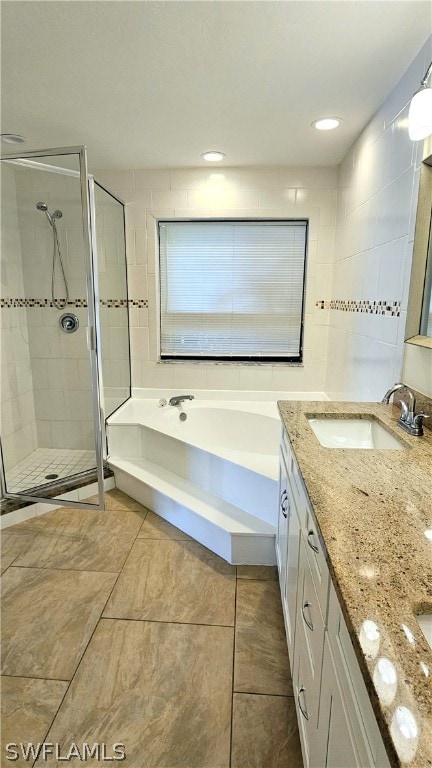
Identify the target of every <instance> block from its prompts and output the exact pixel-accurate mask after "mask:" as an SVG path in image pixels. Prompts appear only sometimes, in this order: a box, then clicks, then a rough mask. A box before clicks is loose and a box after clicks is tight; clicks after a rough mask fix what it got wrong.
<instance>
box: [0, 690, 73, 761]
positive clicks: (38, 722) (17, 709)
mask: <svg viewBox="0 0 432 768" xmlns="http://www.w3.org/2000/svg"><path fill="white" fill-rule="evenodd" d="M67 687H68V683H64V682H61V681H60V680H34V679H33V680H32V679H30V678H23V677H2V679H1V755H2V759H5V758H6V756H7V755H9V756H10V755H11V753H10V752H6V744H13V743H15V744H18V745H19V744H24V745H27V744H29V743H31V744H34V745H36V744H38V743H40V742H42V741H43V740H44V738H45V736H46V734H47V731H48V729H49V727H50V725H51V723H52V721H53V719H54V717H55V714H56V712H57V710H58V708H59V706H60V703H61V700H62V698H63V696H64V693H65V691H66V688H67ZM19 755H20V756H19V758H18V760H15V759H14V760H13V761H9V760H7V758H6V759H5V763H4V764H5V765H6V764H7V765H14V766H17V767H18V768H28V766H29V765H31V764H32V762H31V761H30V762H29V761H28V760H26V759H25V757H24V755H23V754H22V752H20V753H19ZM2 765H3V763H2Z"/></svg>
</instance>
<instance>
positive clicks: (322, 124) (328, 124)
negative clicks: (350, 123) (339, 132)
mask: <svg viewBox="0 0 432 768" xmlns="http://www.w3.org/2000/svg"><path fill="white" fill-rule="evenodd" d="M341 122H342V120H341V119H340V117H322V118H320V119H319V120H314V121H313V123H312V126H313V128H318V130H319V131H332V130H333V128H338V127H339V126H340V124H341Z"/></svg>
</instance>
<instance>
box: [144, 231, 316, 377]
mask: <svg viewBox="0 0 432 768" xmlns="http://www.w3.org/2000/svg"><path fill="white" fill-rule="evenodd" d="M306 238H307V222H306V221H217V220H212V221H204V220H199V221H160V222H159V256H160V306H161V314H160V325H161V334H160V339H161V359H162V360H231V361H261V362H283V361H295V362H301V359H302V328H303V293H304V275H305V258H306Z"/></svg>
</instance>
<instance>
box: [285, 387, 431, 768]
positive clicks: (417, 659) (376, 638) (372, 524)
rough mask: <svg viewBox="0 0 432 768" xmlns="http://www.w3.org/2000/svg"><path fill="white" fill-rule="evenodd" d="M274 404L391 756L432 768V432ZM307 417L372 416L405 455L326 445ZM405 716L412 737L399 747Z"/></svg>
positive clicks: (378, 411) (333, 409) (366, 410)
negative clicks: (430, 638) (427, 631)
mask: <svg viewBox="0 0 432 768" xmlns="http://www.w3.org/2000/svg"><path fill="white" fill-rule="evenodd" d="M278 406H279V411H280V414H281V417H282V422H283V424H284V426H285V429H286V431H287V434H288V437H289V439H290V441H291V445H292V448H293V451H294V454H295V457H296V459H297V462H298V465H299V468H300V471H301V473H302V475H303V479H304V483H305V486H306V490H307V492H308V494H309V498H310V501H311V503H312V506H313V509H314V511H315V516H316V521H317V524H318V527H319V529H320V534H321V538H322V543H323V545H324V547H325V549H326V553H327V562H328V565H329V569H330V573H331V577H332V580H333V584H334V586H335V589H336V592H337V594H338V597H339V600H340V603H341V608H342V611H343V613H344V615H345V619H346V622H347V626H348V630H349V632H350V635H351V639H352V642H353V646H354V649H355V651H356V654H357V658H358V661H359V665H360V667H361V670H362V673H363V677H364V680H365V683H366V687H367V689H368V691H369V695H370V699H371V702H372V706H373V708H374V710H375V714H376V717H377V721H378V724H379V726H380V729H381V733H382V736H383V739H384V742H385V743H386V745H387V750H388V755H389V759H390V761H391V762H392V764H394V765H400V766H403V765H409V766H413V767H414V766H415V768H426V767H427V766H432V684H431V681H432V650H431V649H430V648H429V646H428V644H427V642H426V639H425V637H424V635H423V634H422V632H421V630H420V627H419V625H418V623H417V621H416V618H415V616H416V614H418V613H432V433H431V431H430V430H428V429H426V430H425V435H424V436H423V437H410V436H409V435H408V434H406V433H405V432H404V431H403V430H401V429H400V427H398V426H397V424H396V422H397V418H398V417H399V413H400V411H399V409H396V408H395V407H393V406H391V405H382V404H376V403H335V402H328V403H325V402H294V401H287V402H286V401H281V402H279V403H278ZM312 415H313V416H321V415H326V416H330V415H334V416H337V417H340V418H343V417H344V416H345V417H346V418H352V417H353V416H357V417H360V418H364V417H366V416H372V417H374V418H376V419H378V420H379V421H380V422H381V424H382V425H383V426H385V427H386V428H387V429H388V431H390V432H391V433H392V434H393V435H394V437H396V438H397V439H398V440H399V441H400V442H401V443H403V445H404V446H405V450H400V451H399V450H350V449H335V448H324V447H323V446H321V445H320V443H319V442H318V439H317V438H316V436H315V434H314V433H313V431H312V429H311V427H310V425H309V421H308V417H309V418H311V416H312ZM382 660H384V662H383V661H382ZM387 660H389V661H390V662H391V663H392V665H394V666H393V667H392V666H391V665H388V663H387ZM394 669H396V674H397V678H396V680H394ZM386 670H387V671H388V675H386ZM401 707H403V708H406V710H409V712H408V713H407V712H406V711H405V709H403V710H401V709H400V708H401ZM401 718H402V720H403V725H402V729H405V730H404V732H405V734H406V735H408V739H407V740H406V743H405V744H402V747H401V746H400V744H398V733H397V722H398V721H399V722H401ZM399 728H400V726H399ZM416 732H417V735H416ZM407 744H408V746H409V749H408V748H407Z"/></svg>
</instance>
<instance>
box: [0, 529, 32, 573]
mask: <svg viewBox="0 0 432 768" xmlns="http://www.w3.org/2000/svg"><path fill="white" fill-rule="evenodd" d="M32 541H33V535H32V534H31V533H30V534H19V533H17V534H13V533H9V532H8V533H5V532H2V534H1V558H0V572H1V573H4V571H5V570H6V568H9V566H10V565H12V563H13V562H14V560H16V559H17V557H18V556H19V555H20V554H21V553H22V552H23V551H25V550H26V549H27V547H28V546H29V545H30V544H31V543H32Z"/></svg>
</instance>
